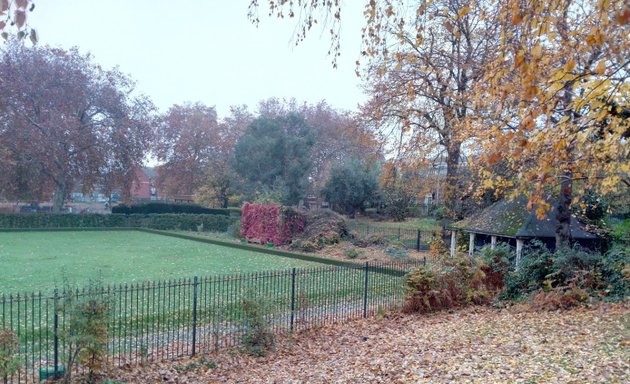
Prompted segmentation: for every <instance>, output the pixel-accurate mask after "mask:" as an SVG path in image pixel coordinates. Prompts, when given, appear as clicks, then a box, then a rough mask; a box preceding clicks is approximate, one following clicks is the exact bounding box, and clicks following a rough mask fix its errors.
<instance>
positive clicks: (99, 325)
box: [60, 283, 111, 383]
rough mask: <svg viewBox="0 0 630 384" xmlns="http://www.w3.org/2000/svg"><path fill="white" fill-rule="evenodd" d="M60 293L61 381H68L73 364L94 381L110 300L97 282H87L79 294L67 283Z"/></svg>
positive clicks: (103, 352)
mask: <svg viewBox="0 0 630 384" xmlns="http://www.w3.org/2000/svg"><path fill="white" fill-rule="evenodd" d="M64 291H65V294H64V295H63V305H62V307H61V316H62V317H63V319H64V322H65V323H66V324H67V325H68V326H67V327H66V328H64V330H63V331H62V332H61V335H60V336H61V338H62V340H63V341H64V343H65V344H66V346H67V358H66V364H67V366H66V371H65V375H64V383H71V382H73V381H72V372H73V371H74V367H75V366H76V365H78V364H81V366H82V367H84V368H85V369H86V371H85V374H86V376H87V377H86V381H87V382H90V383H92V382H96V380H97V378H98V377H99V376H100V375H101V374H102V372H103V369H104V364H105V359H106V352H107V343H108V341H109V312H110V309H111V305H110V301H109V298H108V296H107V294H105V291H104V290H103V288H102V285H101V284H99V283H91V285H90V287H89V288H88V289H87V291H85V292H84V294H82V295H78V294H77V295H75V294H74V291H73V289H72V288H71V287H69V286H68V287H67V288H66V289H65V290H64Z"/></svg>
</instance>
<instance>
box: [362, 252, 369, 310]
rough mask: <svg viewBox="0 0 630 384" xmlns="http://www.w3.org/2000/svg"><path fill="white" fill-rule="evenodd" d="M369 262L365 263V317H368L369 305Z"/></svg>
mask: <svg viewBox="0 0 630 384" xmlns="http://www.w3.org/2000/svg"><path fill="white" fill-rule="evenodd" d="M368 268H369V267H368V262H367V261H366V262H365V285H364V290H363V317H364V318H365V317H367V304H368V271H369V269H368Z"/></svg>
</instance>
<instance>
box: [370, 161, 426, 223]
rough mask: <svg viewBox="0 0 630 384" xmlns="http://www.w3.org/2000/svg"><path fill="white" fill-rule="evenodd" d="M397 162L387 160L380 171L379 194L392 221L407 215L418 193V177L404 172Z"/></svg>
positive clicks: (402, 219) (402, 218)
mask: <svg viewBox="0 0 630 384" xmlns="http://www.w3.org/2000/svg"><path fill="white" fill-rule="evenodd" d="M402 168H403V167H402V166H401V164H400V163H399V162H396V161H389V162H387V163H385V164H384V166H383V170H382V172H381V177H380V183H381V186H380V188H381V196H382V203H383V204H384V205H385V212H386V213H387V214H388V216H389V217H391V218H392V219H393V220H394V221H404V220H405V219H406V218H407V216H408V215H409V207H410V206H411V204H413V203H414V202H415V200H416V198H417V197H418V196H419V195H420V193H419V192H420V191H421V189H420V188H419V186H418V181H419V180H418V178H417V177H415V175H413V173H415V171H412V172H410V173H411V174H409V173H407V174H406V172H404V171H403V170H402Z"/></svg>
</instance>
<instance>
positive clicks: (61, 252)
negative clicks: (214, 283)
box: [0, 231, 320, 294]
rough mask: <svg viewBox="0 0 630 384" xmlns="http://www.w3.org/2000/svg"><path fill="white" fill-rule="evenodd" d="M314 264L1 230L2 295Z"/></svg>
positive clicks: (118, 235)
mask: <svg viewBox="0 0 630 384" xmlns="http://www.w3.org/2000/svg"><path fill="white" fill-rule="evenodd" d="M317 265H320V264H318V263H314V262H309V261H304V260H296V259H291V258H286V257H278V256H273V255H267V254H263V253H258V252H254V251H246V250H241V249H235V248H228V247H222V246H219V245H212V244H206V243H201V242H195V241H191V240H185V239H177V238H173V237H166V236H160V235H156V234H150V233H143V232H138V231H85V232H81V231H77V232H0V266H2V279H0V294H1V293H15V292H18V291H19V292H25V291H28V292H30V291H43V292H50V291H52V289H53V288H55V287H58V288H62V287H63V286H64V284H65V282H66V281H67V282H69V283H71V284H73V285H78V286H82V285H84V284H86V283H87V282H88V281H89V280H91V279H98V280H100V281H101V282H103V283H105V284H117V283H133V282H140V281H149V280H153V281H155V280H166V279H176V278H184V277H186V278H189V277H192V276H218V275H235V274H241V273H248V272H256V271H263V270H274V269H288V268H294V267H296V268H301V267H312V266H317Z"/></svg>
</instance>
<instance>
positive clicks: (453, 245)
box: [451, 231, 457, 257]
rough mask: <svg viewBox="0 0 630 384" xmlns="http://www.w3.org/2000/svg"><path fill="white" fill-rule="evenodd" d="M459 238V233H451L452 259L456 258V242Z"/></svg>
mask: <svg viewBox="0 0 630 384" xmlns="http://www.w3.org/2000/svg"><path fill="white" fill-rule="evenodd" d="M456 238H457V231H451V257H453V256H455V240H456Z"/></svg>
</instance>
